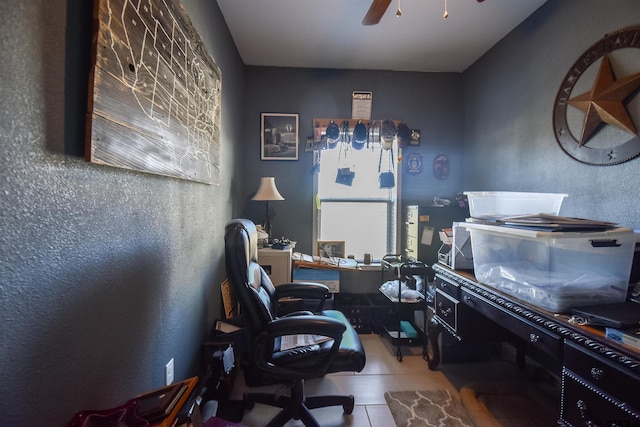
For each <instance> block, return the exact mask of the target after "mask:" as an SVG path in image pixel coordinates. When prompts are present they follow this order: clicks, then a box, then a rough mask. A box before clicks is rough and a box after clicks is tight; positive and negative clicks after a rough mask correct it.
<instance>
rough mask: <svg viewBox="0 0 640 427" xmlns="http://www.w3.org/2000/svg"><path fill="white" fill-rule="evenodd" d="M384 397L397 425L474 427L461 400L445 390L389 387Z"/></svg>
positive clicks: (411, 426) (400, 426) (402, 426)
mask: <svg viewBox="0 0 640 427" xmlns="http://www.w3.org/2000/svg"><path fill="white" fill-rule="evenodd" d="M384 398H385V399H386V401H387V404H388V405H389V409H390V410H391V415H393V420H394V421H395V423H396V426H397V427H417V426H421V427H424V426H437V427H475V426H476V425H475V424H474V422H473V420H472V419H471V417H470V416H469V414H468V413H467V411H466V409H465V408H464V406H462V404H461V403H460V401H459V400H458V399H457V398H456V397H454V396H452V395H451V393H449V391H448V390H427V391H388V392H386V393H385V394H384Z"/></svg>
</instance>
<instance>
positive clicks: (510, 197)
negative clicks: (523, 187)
mask: <svg viewBox="0 0 640 427" xmlns="http://www.w3.org/2000/svg"><path fill="white" fill-rule="evenodd" d="M464 194H465V195H466V196H467V197H468V198H469V213H470V214H471V216H472V217H473V218H478V219H487V220H496V219H501V218H504V217H507V216H515V215H537V214H551V215H558V214H559V213H560V207H561V206H562V201H563V200H564V198H565V197H567V194H560V193H527V192H510V191H465V192H464Z"/></svg>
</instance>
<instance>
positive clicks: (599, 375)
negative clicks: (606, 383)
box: [591, 368, 604, 380]
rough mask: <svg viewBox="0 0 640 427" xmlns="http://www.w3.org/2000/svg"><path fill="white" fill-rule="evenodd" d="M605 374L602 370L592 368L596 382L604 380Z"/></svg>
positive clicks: (592, 374)
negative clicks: (603, 375)
mask: <svg viewBox="0 0 640 427" xmlns="http://www.w3.org/2000/svg"><path fill="white" fill-rule="evenodd" d="M603 373H604V372H603V371H602V369H599V368H591V376H592V377H593V379H594V380H599V379H600V378H602V374H603Z"/></svg>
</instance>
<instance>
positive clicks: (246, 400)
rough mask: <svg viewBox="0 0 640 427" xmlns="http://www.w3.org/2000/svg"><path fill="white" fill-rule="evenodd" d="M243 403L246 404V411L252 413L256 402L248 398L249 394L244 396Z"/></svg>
mask: <svg viewBox="0 0 640 427" xmlns="http://www.w3.org/2000/svg"><path fill="white" fill-rule="evenodd" d="M242 397H243V399H242V400H243V403H244V409H245V410H247V411H250V410H252V409H253V407H254V406H255V405H256V402H254V401H253V400H252V399H249V398H248V395H247V393H244V394H243V396H242Z"/></svg>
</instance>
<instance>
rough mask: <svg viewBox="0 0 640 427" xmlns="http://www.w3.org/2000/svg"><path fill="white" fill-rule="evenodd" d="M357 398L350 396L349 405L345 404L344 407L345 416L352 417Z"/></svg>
mask: <svg viewBox="0 0 640 427" xmlns="http://www.w3.org/2000/svg"><path fill="white" fill-rule="evenodd" d="M355 402H356V400H355V398H354V397H353V395H349V403H345V404H344V405H342V410H343V411H344V413H345V414H347V415H351V414H352V413H353V407H354V406H355Z"/></svg>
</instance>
